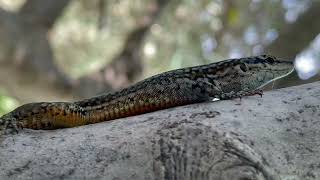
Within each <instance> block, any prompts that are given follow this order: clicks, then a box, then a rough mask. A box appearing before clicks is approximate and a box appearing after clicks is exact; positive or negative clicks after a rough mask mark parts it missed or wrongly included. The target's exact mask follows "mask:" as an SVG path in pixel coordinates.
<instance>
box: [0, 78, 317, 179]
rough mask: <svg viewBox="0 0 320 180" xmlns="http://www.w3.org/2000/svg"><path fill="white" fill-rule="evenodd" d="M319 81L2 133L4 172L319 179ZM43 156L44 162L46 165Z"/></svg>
mask: <svg viewBox="0 0 320 180" xmlns="http://www.w3.org/2000/svg"><path fill="white" fill-rule="evenodd" d="M319 102H320V83H319V82H317V83H314V84H307V85H302V86H299V87H291V88H287V89H281V90H277V91H269V92H267V93H266V94H265V95H264V96H263V97H262V98H260V97H259V96H254V97H245V98H243V99H242V100H241V101H239V100H225V101H218V102H210V103H202V104H194V105H189V106H184V107H178V108H172V109H167V110H162V111H158V112H154V113H149V114H144V115H140V116H135V117H129V118H124V119H119V120H115V121H111V122H103V123H99V124H94V125H88V126H82V127H78V128H69V129H60V130H54V131H34V130H26V129H25V130H23V131H22V132H20V133H19V134H17V135H3V136H0V179H185V180H188V179H205V180H207V179H213V180H215V179H217V180H218V179H219V180H223V179H225V180H227V179H228V180H229V179H260V180H262V179H268V180H273V179H279V180H280V179H297V180H298V179H309V180H313V179H314V180H317V179H320V166H319V158H320V150H319V145H320V133H319V128H320V123H319V118H320V106H319ZM44 164H45V166H44Z"/></svg>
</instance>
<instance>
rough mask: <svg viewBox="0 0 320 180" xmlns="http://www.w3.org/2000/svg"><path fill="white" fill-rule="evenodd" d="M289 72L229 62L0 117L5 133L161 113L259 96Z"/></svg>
mask: <svg viewBox="0 0 320 180" xmlns="http://www.w3.org/2000/svg"><path fill="white" fill-rule="evenodd" d="M292 71H293V63H292V62H291V61H282V60H278V59H277V58H275V57H272V56H268V55H261V56H253V57H246V58H240V59H229V60H225V61H221V62H217V63H211V64H208V65H202V66H196V67H189V68H184V69H177V70H173V71H168V72H165V73H162V74H159V75H155V76H152V77H150V78H148V79H145V80H143V81H141V82H138V83H137V84H135V85H133V86H131V87H128V88H126V89H123V90H121V91H118V92H114V93H110V94H106V95H102V96H98V97H94V98H91V99H86V100H82V101H78V102H52V103H49V102H40V103H30V104H26V105H23V106H21V107H18V108H17V109H15V110H14V111H12V112H10V113H8V114H6V115H4V116H3V117H1V118H0V126H2V127H3V128H4V129H6V130H10V129H11V130H14V131H18V130H19V129H20V128H31V129H57V128H67V127H76V126H81V125H86V124H92V123H97V122H102V121H109V120H113V119H118V118H123V117H128V116H133V115H137V114H143V113H147V112H152V111H156V110H160V109H167V108H170V107H175V106H181V105H186V104H192V103H200V102H205V101H210V100H212V99H213V98H218V99H232V98H236V97H242V96H246V95H254V94H260V95H261V94H262V91H261V90H260V88H261V87H262V86H264V85H265V84H267V83H269V82H271V81H273V80H275V79H278V78H281V77H283V76H286V75H288V74H289V73H291V72H292Z"/></svg>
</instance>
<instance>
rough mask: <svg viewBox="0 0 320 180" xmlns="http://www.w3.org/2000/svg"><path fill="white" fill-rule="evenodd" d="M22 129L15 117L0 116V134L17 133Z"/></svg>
mask: <svg viewBox="0 0 320 180" xmlns="http://www.w3.org/2000/svg"><path fill="white" fill-rule="evenodd" d="M21 129H22V125H21V124H20V123H19V122H17V120H16V119H15V118H12V117H11V118H10V117H1V118H0V132H1V134H17V133H18V132H19V131H20V130H21Z"/></svg>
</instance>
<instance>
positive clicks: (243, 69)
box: [240, 63, 248, 72]
mask: <svg viewBox="0 0 320 180" xmlns="http://www.w3.org/2000/svg"><path fill="white" fill-rule="evenodd" d="M240 69H241V71H243V72H247V70H248V67H247V65H246V64H244V63H242V64H240Z"/></svg>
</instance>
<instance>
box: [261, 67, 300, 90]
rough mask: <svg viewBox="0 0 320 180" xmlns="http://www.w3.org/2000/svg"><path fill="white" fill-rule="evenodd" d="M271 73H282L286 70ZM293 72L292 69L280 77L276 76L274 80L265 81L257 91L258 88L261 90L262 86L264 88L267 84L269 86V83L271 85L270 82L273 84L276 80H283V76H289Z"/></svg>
mask: <svg viewBox="0 0 320 180" xmlns="http://www.w3.org/2000/svg"><path fill="white" fill-rule="evenodd" d="M273 71H277V72H280V71H281V72H283V71H285V72H286V71H287V69H286V68H285V70H279V69H278V70H273ZM293 71H294V68H292V69H291V70H290V71H289V72H287V73H284V74H282V73H281V74H282V75H280V76H278V77H276V78H274V79H271V80H269V81H267V82H266V83H264V84H262V85H261V86H259V87H258V88H257V89H260V88H262V87H264V86H266V85H267V84H269V83H271V82H274V81H276V80H278V79H281V78H283V77H285V76H288V75H289V74H291V73H292V72H293Z"/></svg>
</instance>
